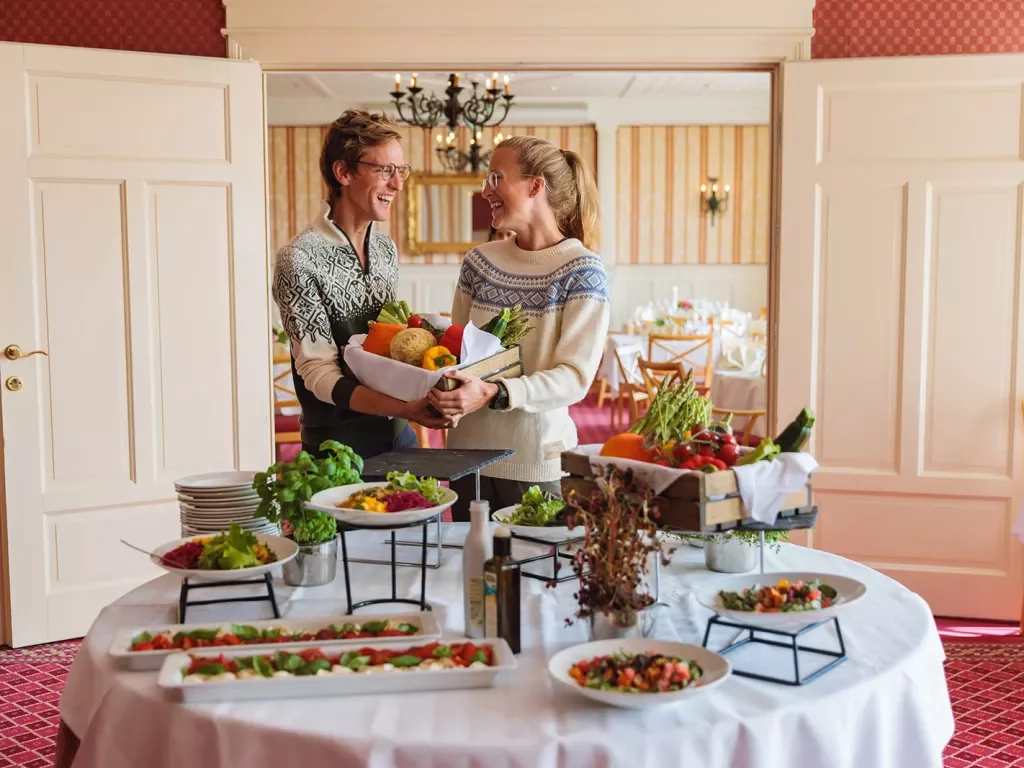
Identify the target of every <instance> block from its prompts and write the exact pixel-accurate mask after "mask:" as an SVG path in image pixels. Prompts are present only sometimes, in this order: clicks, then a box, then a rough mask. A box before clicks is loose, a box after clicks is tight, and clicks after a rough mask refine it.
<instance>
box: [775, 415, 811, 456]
mask: <svg viewBox="0 0 1024 768" xmlns="http://www.w3.org/2000/svg"><path fill="white" fill-rule="evenodd" d="M813 426H814V413H813V412H812V411H811V409H810V408H804V409H803V410H802V411H800V413H798V414H797V416H796V418H795V419H793V421H791V422H790V423H789V424H788V425H787V426H786V428H785V429H784V430H782V432H781V433H780V434H779V436H778V437H776V438H775V440H774V442H775V444H776V445H777V446H779V450H780V451H781V452H782V453H797V452H798V451H799V450H800V449H801V448H802V447H803V445H804V443H806V442H807V440H808V438H810V436H811V428H812V427H813Z"/></svg>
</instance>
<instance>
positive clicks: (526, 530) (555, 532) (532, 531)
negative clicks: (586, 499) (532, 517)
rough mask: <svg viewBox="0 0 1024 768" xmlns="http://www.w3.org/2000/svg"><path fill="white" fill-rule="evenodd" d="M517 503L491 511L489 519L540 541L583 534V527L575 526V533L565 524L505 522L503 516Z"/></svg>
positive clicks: (556, 539) (563, 538) (511, 511)
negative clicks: (518, 523) (541, 525)
mask: <svg viewBox="0 0 1024 768" xmlns="http://www.w3.org/2000/svg"><path fill="white" fill-rule="evenodd" d="M518 506H519V505H518V504H514V505H512V506H511V507H504V508H502V509H499V510H497V511H495V512H492V513H491V520H493V521H494V522H496V523H501V524H502V525H504V526H505V527H506V528H508V529H509V530H510V531H512V533H518V534H519V535H520V536H529V537H531V538H534V539H540V540H541V541H552V542H554V541H565V540H566V539H569V538H572V537H573V536H575V535H578V536H582V535H583V527H582V526H577V527H576V528H575V529H573V530H574V531H575V533H573V531H570V530H569V529H568V528H567V527H566V526H564V525H560V526H550V527H548V526H544V527H540V526H536V525H515V524H514V523H506V522H505V518H506V517H507V516H509V515H511V514H512V513H513V512H515V511H516V508H517V507H518Z"/></svg>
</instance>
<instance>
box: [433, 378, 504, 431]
mask: <svg viewBox="0 0 1024 768" xmlns="http://www.w3.org/2000/svg"><path fill="white" fill-rule="evenodd" d="M447 375H448V376H449V377H450V378H452V379H455V380H456V381H458V382H460V383H461V384H462V386H460V387H458V388H457V389H453V390H452V391H451V392H442V391H441V390H440V389H432V390H430V393H429V394H428V395H427V399H428V400H430V404H431V405H433V406H434V408H436V409H437V410H438V411H439V412H440V413H442V414H443V415H444V416H447V417H451V418H455V419H456V420H458V419H459V418H461V417H463V416H465V415H466V414H467V413H473V411H478V410H480V409H481V408H483V407H484V406H486V405H487V404H488V403H489V402H491V400H493V399H494V398H495V396H496V395H497V394H498V385H497V384H490V383H488V382H486V381H484V380H483V379H480V378H477V377H476V376H470V375H469V374H468V373H463V372H462V371H451V372H449V373H448V374H447Z"/></svg>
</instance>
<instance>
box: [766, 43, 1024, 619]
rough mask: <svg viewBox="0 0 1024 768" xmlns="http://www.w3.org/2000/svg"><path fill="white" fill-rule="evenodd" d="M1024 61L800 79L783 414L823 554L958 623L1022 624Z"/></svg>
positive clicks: (950, 60) (792, 104)
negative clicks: (801, 442) (801, 455)
mask: <svg viewBox="0 0 1024 768" xmlns="http://www.w3.org/2000/svg"><path fill="white" fill-rule="evenodd" d="M1022 88H1024V56H955V57H917V58H905V59H874V60H861V61H812V62H801V63H794V64H787V65H786V66H785V72H784V108H783V122H782V131H783V145H782V232H781V246H782V247H781V258H780V272H779V275H780V300H779V306H778V308H777V309H778V322H779V337H778V357H777V367H778V375H779V378H778V417H779V421H780V423H784V422H785V421H787V420H788V418H789V417H790V416H791V415H793V414H795V413H796V412H797V411H798V410H799V409H800V408H801V407H803V406H804V405H811V406H812V407H813V408H814V409H815V411H816V412H817V416H818V423H817V426H816V427H815V437H814V441H813V451H814V453H815V455H816V457H817V459H818V462H819V463H820V465H821V469H820V470H818V472H817V473H816V475H815V477H814V487H815V495H816V497H817V503H818V506H819V508H820V517H819V523H818V527H817V530H816V531H815V532H814V534H813V536H812V541H813V544H814V546H816V547H820V548H822V549H826V550H829V551H831V552H837V553H839V554H841V555H845V556H847V557H850V558H853V559H855V560H859V561H861V562H864V563H866V564H868V565H870V566H872V567H875V568H878V569H879V570H881V571H883V572H885V573H887V574H889V575H890V576H892V577H894V578H896V579H897V580H899V581H901V582H902V583H904V584H905V585H907V586H908V587H910V588H911V589H913V590H915V591H917V592H919V593H920V594H921V595H922V596H923V597H924V598H925V599H926V600H928V602H929V603H930V604H931V607H932V610H933V611H934V612H935V613H936V614H937V615H940V616H958V617H977V618H991V619H1009V620H1013V619H1016V618H1018V617H1019V615H1020V613H1019V612H1020V604H1021V601H1020V592H1021V546H1020V544H1019V543H1018V542H1017V541H1016V540H1015V539H1014V538H1013V537H1012V536H1011V534H1010V528H1011V521H1012V519H1013V517H1014V516H1015V515H1016V512H1017V508H1018V507H1019V506H1020V504H1021V502H1022V500H1024V494H1022V488H1021V480H1022V467H1021V464H1022V459H1024V456H1022V455H1021V448H1022V436H1024V428H1022V423H1021V397H1022V395H1024V381H1022V379H1021V374H1022V372H1024V370H1022V366H1021V348H1022V346H1021V345H1022V341H1021V340H1022V338H1024V337H1022V334H1021V331H1022V327H1021V308H1022V297H1024V294H1022V291H1021V261H1020V258H1021V231H1022V229H1021V227H1022V223H1024V221H1022V215H1021V213H1022V189H1024V186H1022V184H1024V158H1022V147H1024V142H1022V137H1024V131H1022V124H1021V119H1022V117H1021V116H1022V99H1021V94H1022Z"/></svg>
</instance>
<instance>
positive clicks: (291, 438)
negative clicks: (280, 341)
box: [273, 355, 302, 455]
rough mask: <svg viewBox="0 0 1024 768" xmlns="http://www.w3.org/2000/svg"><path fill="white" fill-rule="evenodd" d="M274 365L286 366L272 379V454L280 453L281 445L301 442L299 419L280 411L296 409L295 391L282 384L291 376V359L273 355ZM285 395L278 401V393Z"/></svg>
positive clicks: (288, 356)
mask: <svg viewBox="0 0 1024 768" xmlns="http://www.w3.org/2000/svg"><path fill="white" fill-rule="evenodd" d="M273 361H274V365H275V366H278V365H286V366H288V367H287V368H286V369H285V370H284V371H282V372H281V373H278V374H276V375H275V376H274V377H273V384H274V387H273V389H274V453H275V455H276V454H278V453H279V452H280V447H281V446H282V445H292V444H295V443H301V442H302V433H301V431H300V426H299V417H298V416H297V415H294V414H284V413H281V411H282V410H283V409H285V408H297V407H298V405H299V401H298V398H297V397H296V396H295V389H294V388H291V387H289V386H288V385H286V384H285V383H284V379H287V378H288V377H289V376H291V373H292V358H291V356H290V355H274V358H273ZM279 392H280V393H283V394H284V395H286V397H285V398H284V399H280V400H279V399H278V393H279Z"/></svg>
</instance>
